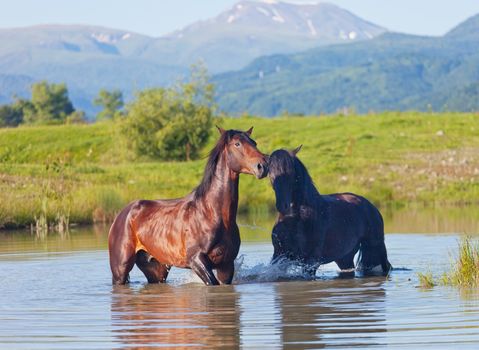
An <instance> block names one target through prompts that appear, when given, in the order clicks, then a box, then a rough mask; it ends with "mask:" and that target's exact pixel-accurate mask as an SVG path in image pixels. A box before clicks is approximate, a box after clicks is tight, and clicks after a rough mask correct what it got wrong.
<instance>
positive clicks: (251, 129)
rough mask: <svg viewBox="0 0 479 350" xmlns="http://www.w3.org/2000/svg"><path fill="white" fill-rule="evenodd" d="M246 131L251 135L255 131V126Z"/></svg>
mask: <svg viewBox="0 0 479 350" xmlns="http://www.w3.org/2000/svg"><path fill="white" fill-rule="evenodd" d="M246 133H247V134H248V136H251V134H252V133H253V127H251V128H249V129H248V130H246Z"/></svg>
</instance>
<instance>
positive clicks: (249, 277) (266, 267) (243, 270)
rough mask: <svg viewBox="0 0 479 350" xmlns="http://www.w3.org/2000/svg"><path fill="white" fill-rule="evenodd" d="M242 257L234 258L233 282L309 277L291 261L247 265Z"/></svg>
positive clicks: (302, 278) (300, 267)
mask: <svg viewBox="0 0 479 350" xmlns="http://www.w3.org/2000/svg"><path fill="white" fill-rule="evenodd" d="M244 257H245V256H244V255H240V256H239V257H238V258H237V259H236V260H235V276H234V278H233V283H235V284H243V283H257V282H276V281H284V280H307V279H311V277H310V276H309V275H308V273H306V272H305V271H304V269H303V267H302V266H300V265H298V264H294V263H292V262H291V261H287V260H282V261H279V262H277V263H275V264H274V265H273V264H270V263H269V262H268V263H257V264H255V265H253V266H248V265H246V264H245V261H244Z"/></svg>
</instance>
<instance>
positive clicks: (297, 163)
mask: <svg viewBox="0 0 479 350" xmlns="http://www.w3.org/2000/svg"><path fill="white" fill-rule="evenodd" d="M269 175H270V176H272V177H277V176H290V177H292V176H294V177H295V179H294V180H295V187H296V186H297V188H296V190H298V191H297V192H296V194H297V195H300V196H301V200H302V201H303V202H306V203H309V204H313V203H315V202H316V200H317V198H318V197H319V196H320V194H319V192H318V190H317V189H316V186H315V185H314V182H313V179H312V178H311V176H310V175H309V172H308V169H306V167H305V166H304V164H303V163H302V162H301V160H299V158H298V157H296V156H294V155H293V154H291V152H290V151H287V150H284V149H280V150H276V151H274V152H273V153H272V154H271V156H270V160H269Z"/></svg>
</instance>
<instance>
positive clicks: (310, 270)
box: [301, 264, 319, 279]
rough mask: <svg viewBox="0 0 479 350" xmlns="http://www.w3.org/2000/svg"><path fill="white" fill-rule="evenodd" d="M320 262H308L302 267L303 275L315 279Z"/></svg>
mask: <svg viewBox="0 0 479 350" xmlns="http://www.w3.org/2000/svg"><path fill="white" fill-rule="evenodd" d="M318 267H319V264H306V265H303V266H302V267H301V270H302V275H303V276H304V277H306V278H307V279H314V278H315V277H316V270H317V269H318Z"/></svg>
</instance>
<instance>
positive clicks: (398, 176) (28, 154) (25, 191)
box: [0, 113, 479, 227]
mask: <svg viewBox="0 0 479 350" xmlns="http://www.w3.org/2000/svg"><path fill="white" fill-rule="evenodd" d="M251 125H253V126H254V127H255V130H254V133H253V136H254V138H255V139H256V141H257V142H258V147H259V148H260V149H261V150H262V151H263V152H271V151H272V150H274V149H277V148H281V147H289V148H292V147H296V146H298V145H299V144H303V145H304V146H303V149H302V151H301V152H300V154H299V156H300V158H301V159H302V160H303V161H304V163H305V164H306V166H307V167H308V169H309V171H310V173H311V175H312V177H313V179H314V180H315V182H316V185H317V187H318V189H319V191H320V192H322V193H329V192H339V191H352V192H356V193H359V194H363V195H365V196H367V197H369V198H370V199H372V200H373V201H374V202H375V203H376V204H378V205H380V206H383V207H384V206H388V205H394V206H408V205H460V204H471V203H478V201H479V127H478V125H479V115H478V114H447V113H444V114H425V113H422V114H421V113H386V114H380V115H368V116H348V117H344V116H330V117H321V118H318V117H284V118H277V119H263V118H250V117H245V118H240V119H228V118H227V119H224V120H223V121H222V126H223V127H225V128H236V129H246V128H248V127H250V126H251ZM214 132H215V131H213V134H212V135H213V137H211V139H210V142H209V144H208V145H207V146H206V147H205V148H204V150H203V151H202V154H204V155H205V156H206V154H207V152H208V150H209V149H210V148H211V147H212V145H213V144H214V142H215V140H216V134H215V133H214ZM204 164H205V160H204V159H202V160H197V161H193V162H187V163H175V162H156V161H151V160H147V159H140V160H132V155H131V154H130V153H129V151H128V150H127V147H126V146H125V144H124V142H123V141H122V140H121V138H120V137H119V134H118V131H117V128H116V127H115V126H114V125H113V124H110V123H99V124H94V125H81V126H75V125H65V126H49V127H30V128H26V127H25V128H18V129H1V130H0V199H1V200H0V227H14V226H22V225H29V224H30V223H32V222H34V221H35V217H36V218H38V217H40V216H41V215H42V214H45V215H46V216H47V217H48V220H49V221H55V220H56V218H57V217H58V216H59V215H68V216H69V218H70V222H77V223H90V222H93V221H105V220H106V221H108V220H111V218H112V216H113V215H114V214H115V213H116V211H117V210H118V209H119V208H121V207H122V206H123V205H124V204H125V203H127V202H128V201H130V200H132V199H135V198H171V197H178V196H183V195H185V194H187V193H188V192H189V191H191V189H193V188H194V187H195V186H196V185H197V184H198V183H199V181H200V179H201V176H202V172H203V166H204ZM240 186H241V188H240V210H241V211H243V212H245V211H266V210H272V204H273V200H274V195H273V192H272V191H271V188H270V185H269V183H268V181H267V180H262V181H258V180H255V179H253V178H252V177H249V176H243V177H242V179H241V181H240Z"/></svg>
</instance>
